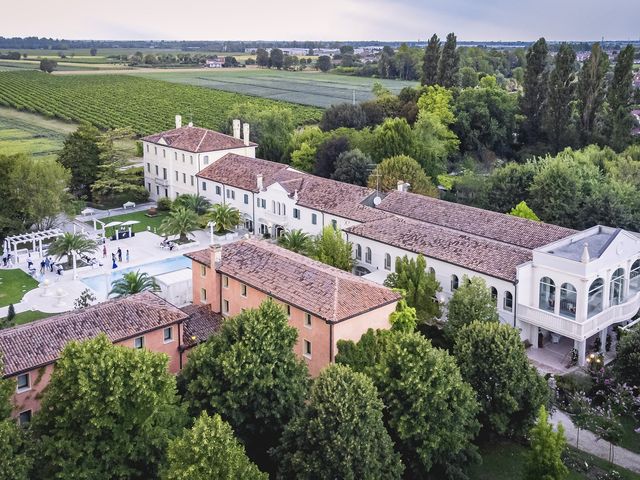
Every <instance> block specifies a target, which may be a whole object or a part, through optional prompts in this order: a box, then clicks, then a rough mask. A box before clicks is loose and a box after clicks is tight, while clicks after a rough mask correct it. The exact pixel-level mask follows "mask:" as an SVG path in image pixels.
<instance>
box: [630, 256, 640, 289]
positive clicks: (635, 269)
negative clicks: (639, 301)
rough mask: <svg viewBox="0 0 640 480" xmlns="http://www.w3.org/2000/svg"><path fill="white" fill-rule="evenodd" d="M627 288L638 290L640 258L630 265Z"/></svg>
mask: <svg viewBox="0 0 640 480" xmlns="http://www.w3.org/2000/svg"><path fill="white" fill-rule="evenodd" d="M629 289H630V290H631V291H632V292H634V293H636V292H640V259H638V260H636V261H635V262H633V265H631V273H630V274H629Z"/></svg>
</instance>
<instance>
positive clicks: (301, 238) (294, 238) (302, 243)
mask: <svg viewBox="0 0 640 480" xmlns="http://www.w3.org/2000/svg"><path fill="white" fill-rule="evenodd" d="M278 245H280V246H281V247H283V248H286V249H287V250H291V251H292V252H296V253H300V254H302V255H309V253H310V252H311V251H312V250H313V239H312V238H311V237H310V236H309V234H308V233H305V232H304V231H302V230H300V229H298V230H287V231H286V232H285V233H284V234H282V235H280V237H278Z"/></svg>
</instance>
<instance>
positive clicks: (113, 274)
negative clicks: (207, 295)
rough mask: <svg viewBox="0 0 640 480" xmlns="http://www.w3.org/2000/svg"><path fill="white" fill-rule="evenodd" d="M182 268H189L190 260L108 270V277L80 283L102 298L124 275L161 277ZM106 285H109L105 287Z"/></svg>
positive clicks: (89, 279)
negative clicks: (130, 273) (142, 274)
mask: <svg viewBox="0 0 640 480" xmlns="http://www.w3.org/2000/svg"><path fill="white" fill-rule="evenodd" d="M183 268H191V260H190V259H188V258H187V257H185V256H182V255H180V256H179V257H173V258H166V259H164V260H159V261H157V262H151V263H145V264H142V265H137V266H135V267H128V268H122V269H117V270H109V275H108V276H107V275H104V274H102V275H94V276H92V277H86V278H82V279H81V281H82V283H84V284H85V285H86V286H88V287H89V288H91V290H93V291H94V292H96V293H97V294H98V295H99V296H101V297H102V298H104V297H106V296H107V288H108V289H109V290H110V289H111V283H112V282H114V281H116V280H118V279H120V278H122V277H123V276H124V274H125V273H129V272H137V271H140V272H146V273H147V274H148V275H149V276H151V277H154V276H156V275H162V274H163V273H169V272H175V271H176V270H182V269H183ZM107 285H109V286H108V287H107Z"/></svg>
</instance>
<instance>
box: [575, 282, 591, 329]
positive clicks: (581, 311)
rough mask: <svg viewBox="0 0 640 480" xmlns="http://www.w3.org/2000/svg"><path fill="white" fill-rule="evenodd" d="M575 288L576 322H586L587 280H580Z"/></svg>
mask: <svg viewBox="0 0 640 480" xmlns="http://www.w3.org/2000/svg"><path fill="white" fill-rule="evenodd" d="M575 287H576V290H577V292H576V322H580V323H584V322H586V321H587V304H588V302H589V280H588V279H586V278H581V279H580V282H579V283H578V284H577V285H576V286H575Z"/></svg>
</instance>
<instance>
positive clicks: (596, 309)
mask: <svg viewBox="0 0 640 480" xmlns="http://www.w3.org/2000/svg"><path fill="white" fill-rule="evenodd" d="M603 299H604V282H603V281H602V279H601V278H596V279H595V280H594V281H593V283H591V286H590V287H589V297H588V300H587V317H592V316H594V315H595V314H597V313H600V312H601V311H602V300H603Z"/></svg>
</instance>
